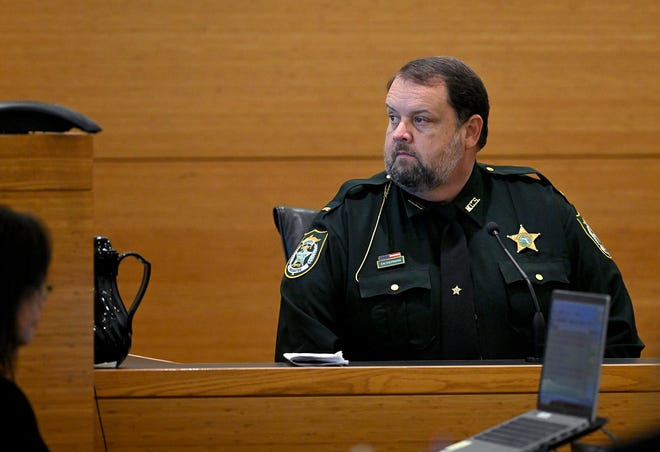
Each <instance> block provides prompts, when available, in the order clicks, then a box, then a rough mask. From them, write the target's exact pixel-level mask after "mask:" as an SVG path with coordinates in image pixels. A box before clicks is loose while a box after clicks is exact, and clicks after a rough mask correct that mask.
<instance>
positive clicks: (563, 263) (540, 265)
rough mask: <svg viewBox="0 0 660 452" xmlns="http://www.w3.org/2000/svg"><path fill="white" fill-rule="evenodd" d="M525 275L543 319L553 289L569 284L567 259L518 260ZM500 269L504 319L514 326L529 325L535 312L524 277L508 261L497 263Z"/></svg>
mask: <svg viewBox="0 0 660 452" xmlns="http://www.w3.org/2000/svg"><path fill="white" fill-rule="evenodd" d="M518 264H519V265H520V267H521V268H522V269H523V271H524V272H525V273H526V274H527V277H528V278H529V280H530V282H531V283H532V287H533V289H534V293H535V294H536V297H537V299H538V301H539V305H540V307H541V311H542V312H543V313H544V315H545V316H546V318H547V314H548V308H549V305H550V296H551V294H552V291H553V290H554V289H567V288H568V285H569V283H570V279H569V276H568V275H569V272H570V268H571V266H570V262H569V261H568V260H566V259H554V260H540V259H538V260H534V261H524V260H520V261H518ZM498 265H499V268H500V272H501V274H502V277H503V278H504V282H505V283H506V292H507V318H508V320H509V322H510V323H511V324H513V325H514V326H515V327H517V328H524V329H528V328H530V327H531V322H532V316H533V315H534V312H535V311H536V308H535V306H534V300H533V299H532V295H531V293H530V291H529V287H527V283H526V282H525V279H524V278H523V276H522V275H521V274H520V272H519V271H518V270H517V269H516V267H515V265H514V264H513V262H511V261H510V260H506V261H501V262H499V264H498Z"/></svg>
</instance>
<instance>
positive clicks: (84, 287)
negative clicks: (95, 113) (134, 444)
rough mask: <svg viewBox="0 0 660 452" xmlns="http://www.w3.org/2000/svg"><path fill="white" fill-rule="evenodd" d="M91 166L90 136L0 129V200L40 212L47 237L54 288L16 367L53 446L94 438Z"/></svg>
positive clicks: (77, 445) (74, 446)
mask: <svg viewBox="0 0 660 452" xmlns="http://www.w3.org/2000/svg"><path fill="white" fill-rule="evenodd" d="M13 162H16V163H15V164H14V163H13ZM5 164H6V165H5ZM91 166H92V140H91V138H90V137H89V136H85V135H59V134H57V135H32V136H7V135H0V204H5V205H9V206H11V207H12V208H14V209H16V210H19V211H27V212H31V213H33V214H36V215H38V216H39V217H40V218H42V219H43V220H44V222H45V223H46V224H47V226H48V228H49V230H50V233H51V237H52V241H53V258H52V263H51V268H50V272H49V276H48V281H49V283H50V284H51V285H52V286H53V292H52V293H51V294H50V296H49V299H48V302H47V303H46V305H45V307H44V309H43V311H42V316H41V323H40V325H39V328H38V329H37V332H36V334H35V338H34V341H33V343H32V344H30V345H28V346H27V347H23V348H21V349H20V350H19V356H18V368H17V370H16V380H17V383H18V385H19V386H20V387H21V388H22V389H23V391H24V392H25V393H26V395H27V397H28V398H29V399H30V401H31V403H32V406H33V408H34V410H35V413H36V416H37V422H38V424H39V428H40V430H41V434H42V436H43V438H44V440H45V441H46V443H47V444H48V446H49V447H50V448H51V450H52V451H70V450H90V449H91V447H92V443H93V435H92V433H93V430H92V429H93V423H92V421H93V413H94V411H93V406H94V405H93V402H94V399H93V395H94V391H93V386H92V385H93V381H92V378H93V376H92V364H93V358H92V326H93V324H94V320H93V310H92V309H93V284H94V283H93V279H92V256H93V253H92V249H93V246H92V245H93V242H92V236H91V229H92V214H93V210H92V202H93V198H92V185H91V180H92V179H91ZM72 169H76V171H75V172H73V171H72ZM19 176H20V177H19Z"/></svg>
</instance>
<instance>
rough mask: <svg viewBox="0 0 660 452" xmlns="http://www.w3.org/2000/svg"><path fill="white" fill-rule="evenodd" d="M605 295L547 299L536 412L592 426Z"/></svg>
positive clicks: (557, 293)
mask: <svg viewBox="0 0 660 452" xmlns="http://www.w3.org/2000/svg"><path fill="white" fill-rule="evenodd" d="M609 300H610V297H609V295H601V294H591V293H584V292H570V291H561V290H555V291H554V292H553V294H552V302H551V306H550V315H549V319H548V332H547V338H546V346H545V355H544V361H543V370H542V374H541V383H540V388H539V396H538V409H540V410H543V411H550V412H558V413H562V414H570V415H574V416H581V417H586V418H589V419H590V420H595V418H596V405H597V399H598V391H599V389H600V367H601V363H602V361H603V352H604V349H605V337H606V332H607V319H608V314H609Z"/></svg>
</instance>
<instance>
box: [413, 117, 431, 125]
mask: <svg viewBox="0 0 660 452" xmlns="http://www.w3.org/2000/svg"><path fill="white" fill-rule="evenodd" d="M415 122H416V123H417V124H426V123H427V122H429V120H428V118H425V117H424V116H415Z"/></svg>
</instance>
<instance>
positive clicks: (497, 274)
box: [275, 164, 644, 361]
mask: <svg viewBox="0 0 660 452" xmlns="http://www.w3.org/2000/svg"><path fill="white" fill-rule="evenodd" d="M453 203H454V204H455V205H456V206H457V208H458V209H459V211H460V212H461V213H459V222H460V223H461V226H462V227H463V229H464V231H465V234H466V236H467V240H468V247H469V250H470V259H471V263H470V266H471V271H472V279H473V282H474V288H475V310H476V315H477V328H478V337H479V349H480V355H481V357H482V358H484V359H509V358H512V359H518V358H526V357H528V356H533V343H532V334H531V329H532V316H533V314H534V312H535V309H534V304H533V301H532V298H531V296H530V293H529V289H528V287H527V284H526V282H525V281H524V279H523V278H522V276H521V275H520V274H519V272H518V271H517V270H516V268H515V266H514V265H513V263H512V262H511V261H510V260H509V259H508V257H507V256H506V254H505V253H504V251H503V250H502V249H501V247H500V246H499V244H498V243H497V240H496V239H495V238H494V237H492V236H490V235H489V234H488V232H487V231H486V229H485V227H484V226H485V225H486V224H487V223H488V222H490V221H494V222H496V223H497V224H498V225H499V228H500V236H501V237H502V240H503V242H504V244H505V246H506V247H507V248H508V249H509V251H510V252H511V253H512V254H513V255H514V257H515V258H516V260H517V261H518V263H519V264H520V266H521V267H522V268H523V269H524V270H525V272H526V273H527V274H528V276H529V278H530V280H531V281H532V283H533V285H534V289H535V292H536V294H537V297H538V300H539V303H540V305H541V309H542V311H543V313H544V315H545V316H546V318H547V315H548V307H549V302H550V294H551V292H552V290H553V289H567V290H579V291H585V292H598V293H608V294H610V295H611V297H612V303H611V308H610V320H609V324H608V340H607V346H606V350H605V356H607V357H639V355H640V352H641V350H642V349H643V348H644V344H643V343H642V342H641V340H640V339H639V337H638V335H637V330H636V326H635V318H634V314H633V308H632V304H631V301H630V297H629V295H628V292H627V290H626V287H625V285H624V282H623V279H622V277H621V274H620V272H619V270H618V268H617V266H616V264H615V263H614V262H613V261H612V259H611V257H610V256H609V253H608V252H607V250H606V249H605V248H604V247H603V246H602V244H601V243H600V242H599V241H598V239H597V237H596V236H595V234H593V232H592V231H591V230H590V229H589V227H588V226H587V224H586V223H585V222H584V221H583V220H582V218H581V217H580V216H579V214H578V213H577V211H576V210H575V208H574V207H573V206H572V205H571V204H570V203H569V202H568V201H567V200H566V199H565V198H564V197H563V196H562V195H561V194H560V193H559V192H558V191H557V190H556V189H555V188H554V187H553V186H552V185H551V184H550V182H549V181H548V180H547V179H545V177H543V176H542V175H540V174H539V173H538V172H536V171H535V170H533V169H531V168H521V167H494V166H486V165H482V164H477V165H475V168H474V170H473V172H472V175H471V177H470V179H469V181H468V182H467V184H466V185H465V187H464V188H463V190H462V191H461V193H460V194H459V195H458V196H457V198H456V199H455V200H454V201H453ZM443 226H444V224H443V220H442V219H441V218H440V217H438V215H437V214H434V212H433V209H431V208H430V203H428V202H426V201H424V200H421V199H419V198H417V197H415V196H413V195H411V194H409V193H408V192H406V191H404V190H402V189H401V188H399V187H398V186H396V185H395V184H394V183H392V182H391V181H390V180H389V177H388V176H387V175H386V173H385V172H383V173H380V174H377V175H375V176H373V177H372V178H370V179H366V180H351V181H348V182H346V183H345V184H344V185H343V186H342V187H341V189H340V190H339V192H338V194H337V195H336V196H335V198H334V199H333V200H332V201H331V202H330V204H328V206H327V207H326V208H325V209H323V211H321V212H320V213H319V215H317V217H316V218H315V220H314V222H313V223H312V226H311V227H310V231H309V232H308V233H307V234H305V237H304V238H303V240H302V241H301V244H300V245H299V246H298V248H297V249H296V251H295V252H294V253H293V255H292V256H291V258H290V259H289V261H288V263H287V266H286V269H285V275H284V277H283V279H282V284H281V297H282V298H281V306H280V318H279V325H278V332H277V344H276V350H275V359H276V360H277V361H282V360H283V357H282V353H285V352H313V353H334V352H336V351H339V350H342V351H343V354H344V357H345V358H346V359H348V360H353V361H384V360H434V359H443V356H441V353H440V350H441V347H440V343H439V342H440V341H439V337H440V335H439V329H440V327H441V326H440V325H441V319H440V303H441V293H440V289H441V280H440V279H441V276H440V275H441V273H440V255H439V252H440V251H439V250H440V240H441V231H442V228H443ZM537 234H538V235H537ZM509 235H511V236H513V239H510V238H508V237H507V236H509ZM514 239H515V240H514ZM399 253H400V254H399Z"/></svg>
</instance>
